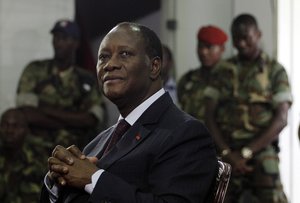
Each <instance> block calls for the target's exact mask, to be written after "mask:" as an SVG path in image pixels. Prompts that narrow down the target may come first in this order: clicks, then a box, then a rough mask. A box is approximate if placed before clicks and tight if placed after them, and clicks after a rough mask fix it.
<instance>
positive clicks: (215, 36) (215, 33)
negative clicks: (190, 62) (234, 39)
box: [197, 25, 228, 45]
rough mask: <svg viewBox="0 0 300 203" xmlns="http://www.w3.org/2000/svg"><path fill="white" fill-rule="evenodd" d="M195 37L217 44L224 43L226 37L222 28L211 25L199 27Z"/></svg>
mask: <svg viewBox="0 0 300 203" xmlns="http://www.w3.org/2000/svg"><path fill="white" fill-rule="evenodd" d="M197 38H198V40H199V41H202V42H206V43H209V44H217V45H222V44H224V43H225V42H226V41H227V39H228V37H227V35H226V33H225V32H224V31H223V30H221V29H220V28H218V27H215V26H212V25H209V26H204V27H201V28H200V29H199V31H198V34H197Z"/></svg>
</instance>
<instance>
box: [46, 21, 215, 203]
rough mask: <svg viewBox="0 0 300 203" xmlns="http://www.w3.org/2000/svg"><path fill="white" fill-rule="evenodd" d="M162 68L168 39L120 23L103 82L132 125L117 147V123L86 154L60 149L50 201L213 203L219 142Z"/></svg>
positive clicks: (112, 35)
mask: <svg viewBox="0 0 300 203" xmlns="http://www.w3.org/2000/svg"><path fill="white" fill-rule="evenodd" d="M161 63H162V48H161V42H160V40H159V38H158V37H157V36H156V34H155V33H154V32H153V31H152V30H150V29H149V28H147V27H145V26H142V25H139V24H134V23H127V22H125V23H120V24H118V25H117V26H116V27H114V28H113V29H112V30H111V31H110V32H109V33H108V34H107V35H106V36H105V37H104V39H103V40H102V42H101V44H100V47H99V52H98V63H97V75H98V80H99V83H100V84H101V88H102V91H103V93H104V95H105V96H106V97H107V98H108V99H110V100H111V101H112V102H113V103H114V104H115V105H116V106H117V107H118V109H119V111H120V119H119V121H120V120H123V119H125V120H126V121H127V123H129V124H130V127H129V128H128V129H127V130H126V132H125V133H124V134H123V136H122V137H121V139H120V140H119V141H118V142H117V143H116V144H115V145H114V146H112V147H111V148H110V149H107V148H108V145H110V142H111V141H110V139H111V140H114V139H115V137H114V134H115V132H113V131H116V130H115V128H116V126H112V127H111V128H108V129H107V130H105V131H104V132H102V133H100V134H99V135H98V136H97V137H96V138H95V139H94V140H93V141H92V142H90V143H89V144H88V145H87V146H86V147H85V149H84V150H83V153H81V152H80V151H79V149H78V148H77V147H75V146H71V147H68V148H64V147H62V146H57V147H56V148H55V149H54V150H53V153H52V157H50V158H49V160H48V164H49V173H48V175H47V176H46V177H45V185H46V187H44V190H43V192H42V196H41V201H42V202H47V201H48V200H49V199H50V201H51V202H95V203H96V202H97V203H98V202H117V203H134V202H172V203H174V202H180V203H183V202H189V203H199V202H206V200H205V198H206V197H207V195H208V193H209V188H210V186H211V185H212V184H213V182H214V180H215V175H216V171H217V159H216V153H215V148H214V143H213V141H212V138H211V136H210V134H209V132H208V131H207V129H206V128H205V127H204V126H203V124H202V123H201V122H199V121H198V120H196V119H195V118H193V117H191V116H189V115H188V114H186V113H184V112H182V111H180V110H179V109H178V108H177V107H176V105H175V104H174V103H173V102H172V99H171V97H170V96H169V94H168V93H167V92H165V90H164V89H163V88H162V84H163V82H162V79H161V75H160V72H161ZM118 129H119V127H118ZM117 131H118V130H117ZM111 137H112V138H111Z"/></svg>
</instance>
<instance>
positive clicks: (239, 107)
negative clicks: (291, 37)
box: [205, 14, 292, 203]
mask: <svg viewBox="0 0 300 203" xmlns="http://www.w3.org/2000/svg"><path fill="white" fill-rule="evenodd" d="M231 32H232V38H233V44H234V46H235V48H236V49H237V51H238V54H237V56H234V57H232V58H230V59H229V61H230V62H231V63H232V64H233V66H231V68H227V69H223V70H222V71H220V72H219V76H218V77H217V78H216V79H215V80H214V82H213V83H212V84H211V86H210V87H208V88H207V89H206V91H205V96H206V97H207V98H208V102H207V105H206V109H207V112H206V124H207V125H208V128H209V129H210V131H211V133H212V135H213V137H214V139H215V142H216V144H217V147H218V149H219V153H220V155H221V156H222V157H223V159H224V160H225V161H227V162H229V163H230V164H231V165H232V167H233V174H232V178H231V181H230V185H229V191H228V194H227V197H226V201H225V202H231V203H245V202H251V203H286V202H287V199H286V196H285V194H284V192H283V187H282V184H281V181H280V171H279V157H278V151H277V147H275V146H274V145H273V142H274V141H275V140H277V139H278V136H279V134H280V132H281V131H282V129H283V128H284V127H285V126H286V125H287V115H288V110H289V108H290V105H291V104H292V95H291V89H290V86H289V81H288V76H287V74H286V71H285V69H284V68H283V67H282V65H280V64H279V63H278V62H277V61H276V60H275V59H271V58H270V57H269V56H268V55H267V54H266V53H265V52H263V51H262V49H261V48H260V47H259V41H260V38H261V32H260V30H259V28H258V25H257V22H256V19H255V18H254V17H253V16H252V15H249V14H242V15H239V16H238V17H236V18H235V19H234V21H233V23H232V26H231Z"/></svg>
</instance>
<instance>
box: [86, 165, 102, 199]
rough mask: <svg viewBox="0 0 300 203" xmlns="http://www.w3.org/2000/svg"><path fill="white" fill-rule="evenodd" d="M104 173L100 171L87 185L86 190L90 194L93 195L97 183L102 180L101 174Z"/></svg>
mask: <svg viewBox="0 0 300 203" xmlns="http://www.w3.org/2000/svg"><path fill="white" fill-rule="evenodd" d="M103 172H104V170H103V169H99V170H98V171H96V172H95V173H94V174H93V175H92V182H91V183H89V184H87V185H85V187H84V190H85V191H86V192H87V193H89V194H92V192H93V190H94V188H95V186H96V183H97V182H98V179H99V178H100V176H101V174H102V173H103Z"/></svg>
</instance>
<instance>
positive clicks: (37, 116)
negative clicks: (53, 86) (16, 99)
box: [19, 106, 63, 129]
mask: <svg viewBox="0 0 300 203" xmlns="http://www.w3.org/2000/svg"><path fill="white" fill-rule="evenodd" d="M19 109H20V110H21V111H22V112H23V113H24V115H25V116H26V119H27V121H28V123H29V124H30V125H33V126H39V127H42V128H48V129H60V128H62V127H63V125H62V123H61V122H59V121H58V120H55V119H52V118H49V117H48V116H46V115H45V114H44V113H43V112H41V110H40V109H39V108H38V107H32V106H22V107H19Z"/></svg>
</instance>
